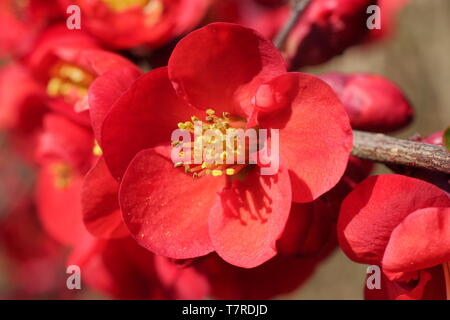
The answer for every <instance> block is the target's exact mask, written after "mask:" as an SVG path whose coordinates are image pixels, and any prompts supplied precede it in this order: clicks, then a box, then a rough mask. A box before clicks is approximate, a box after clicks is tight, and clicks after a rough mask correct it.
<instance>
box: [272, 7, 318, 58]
mask: <svg viewBox="0 0 450 320" xmlns="http://www.w3.org/2000/svg"><path fill="white" fill-rule="evenodd" d="M310 2H311V0H292V12H291V15H290V17H289V19H288V20H287V21H286V23H285V24H284V26H283V28H281V30H280V31H279V32H278V34H277V36H276V37H275V39H274V40H273V44H274V45H275V47H277V48H278V50H281V49H282V48H283V46H284V44H285V42H286V39H287V37H288V36H289V34H290V33H291V31H292V29H294V27H295V25H296V24H297V21H298V19H299V18H300V16H301V15H302V13H303V12H304V10H305V9H306V7H307V6H308V4H309V3H310Z"/></svg>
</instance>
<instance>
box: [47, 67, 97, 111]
mask: <svg viewBox="0 0 450 320" xmlns="http://www.w3.org/2000/svg"><path fill="white" fill-rule="evenodd" d="M92 81H94V76H93V75H92V74H90V73H89V72H88V71H86V70H84V69H82V68H80V67H78V66H76V65H74V64H71V63H67V62H59V63H57V64H56V65H55V66H54V67H53V68H52V70H51V71H50V80H49V81H48V83H47V94H48V95H49V96H51V97H63V98H64V100H66V101H67V102H68V103H75V102H77V101H78V100H80V99H82V98H84V97H85V96H86V94H87V91H88V87H89V85H90V84H91V83H92Z"/></svg>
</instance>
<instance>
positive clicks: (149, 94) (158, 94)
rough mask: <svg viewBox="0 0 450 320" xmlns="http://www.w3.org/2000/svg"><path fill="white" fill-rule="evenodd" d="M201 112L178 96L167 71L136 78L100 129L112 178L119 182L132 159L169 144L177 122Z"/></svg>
mask: <svg viewBox="0 0 450 320" xmlns="http://www.w3.org/2000/svg"><path fill="white" fill-rule="evenodd" d="M193 115H198V116H199V117H200V113H199V112H198V110H196V109H194V108H191V107H189V106H188V105H187V104H186V103H185V102H184V101H183V100H181V99H180V98H178V97H177V95H176V94H175V91H174V90H173V87H172V85H171V83H170V82H169V80H168V77H167V68H160V69H155V70H153V71H150V72H149V73H147V74H145V75H144V76H142V77H140V78H139V79H137V80H136V81H135V82H134V83H133V85H132V86H131V87H130V88H129V90H127V92H125V93H124V94H123V95H122V96H121V97H120V99H119V100H117V102H116V103H115V104H114V106H113V107H112V109H111V111H110V112H109V113H108V115H107V116H106V118H105V120H104V122H103V128H102V141H101V144H102V149H103V154H104V156H105V161H106V164H107V166H108V168H109V170H110V171H111V173H112V174H113V176H114V178H117V179H120V178H121V177H122V176H123V174H124V173H125V170H126V168H127V166H128V164H129V163H130V161H131V160H132V159H133V157H134V156H135V155H136V154H137V153H138V152H139V151H141V150H144V149H146V148H150V147H154V146H156V145H158V144H161V143H163V144H166V145H169V144H170V142H171V134H172V131H173V130H175V129H177V128H178V127H177V124H178V122H181V121H182V122H185V121H188V120H190V119H191V117H192V116H193Z"/></svg>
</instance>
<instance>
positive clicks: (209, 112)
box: [206, 109, 216, 116]
mask: <svg viewBox="0 0 450 320" xmlns="http://www.w3.org/2000/svg"><path fill="white" fill-rule="evenodd" d="M214 113H216V112H215V111H214V110H213V109H207V110H206V114H207V115H208V116H212V115H213V114H214Z"/></svg>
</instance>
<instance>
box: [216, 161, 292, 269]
mask: <svg viewBox="0 0 450 320" xmlns="http://www.w3.org/2000/svg"><path fill="white" fill-rule="evenodd" d="M290 207H291V185H290V181H289V174H288V172H287V170H286V169H284V168H280V170H279V172H278V174H277V175H273V176H261V175H260V173H259V168H257V167H255V168H253V170H252V171H251V172H250V173H248V175H247V177H246V178H245V179H244V180H243V181H239V180H234V182H233V184H232V185H231V187H229V188H225V189H224V190H222V192H221V193H220V194H219V195H218V197H217V200H216V202H215V204H214V206H213V207H212V209H211V211H210V214H209V232H210V235H211V241H212V243H213V245H214V249H215V251H216V252H217V254H218V255H219V256H221V257H222V258H223V259H224V260H225V261H227V262H228V263H231V264H233V265H235V266H239V267H243V268H253V267H256V266H258V265H260V264H262V263H264V262H266V261H267V260H269V259H270V258H272V257H273V256H275V255H276V253H277V251H276V246H275V242H276V240H277V239H278V238H279V237H280V235H281V233H282V232H283V229H284V227H285V225H286V223H287V220H288V217H289V211H290Z"/></svg>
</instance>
